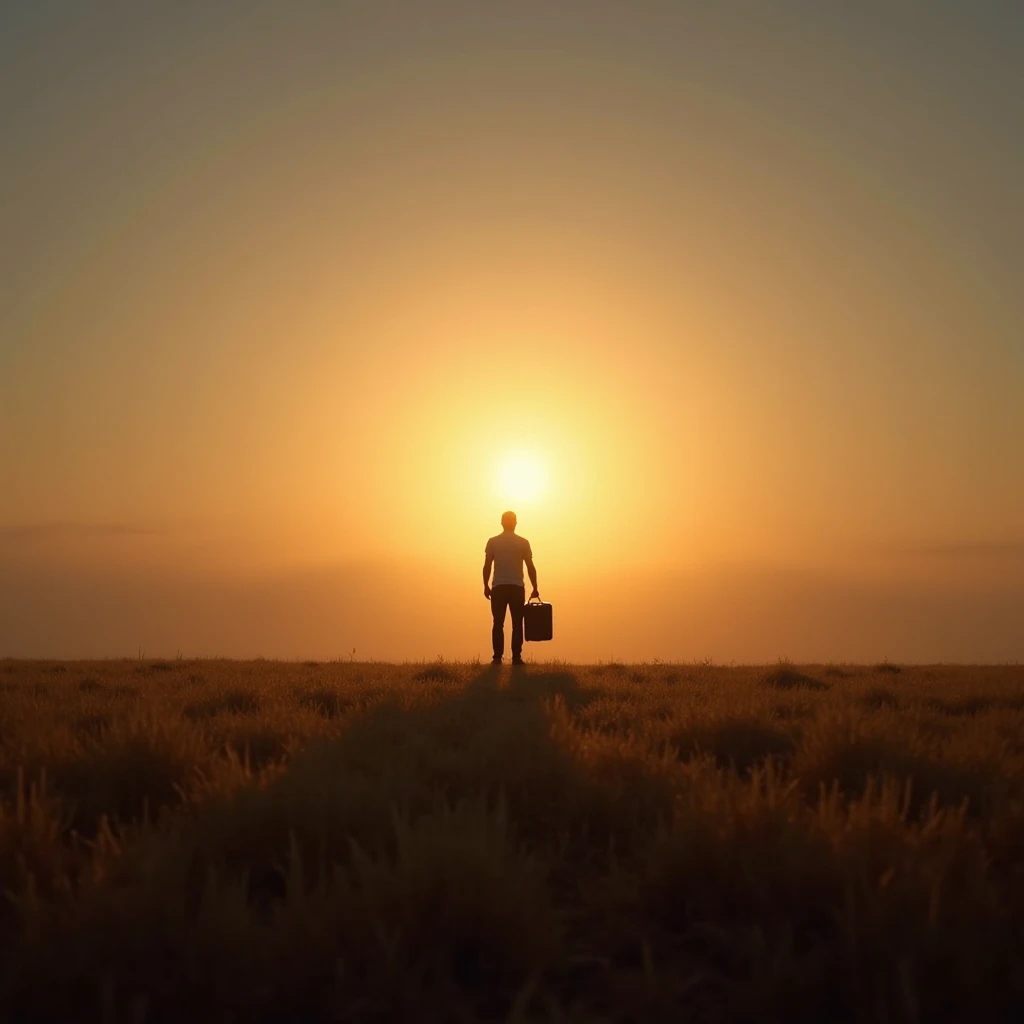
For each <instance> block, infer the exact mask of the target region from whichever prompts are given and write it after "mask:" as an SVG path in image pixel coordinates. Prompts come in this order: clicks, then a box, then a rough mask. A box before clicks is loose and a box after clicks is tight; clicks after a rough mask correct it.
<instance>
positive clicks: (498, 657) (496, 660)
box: [491, 654, 501, 665]
mask: <svg viewBox="0 0 1024 1024" xmlns="http://www.w3.org/2000/svg"><path fill="white" fill-rule="evenodd" d="M491 664H492V665H500V664H501V655H500V654H496V655H495V656H494V657H493V658H491Z"/></svg>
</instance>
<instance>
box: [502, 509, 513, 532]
mask: <svg viewBox="0 0 1024 1024" xmlns="http://www.w3.org/2000/svg"><path fill="white" fill-rule="evenodd" d="M501 525H502V528H503V529H505V530H515V528H516V514H515V512H503V513H502V514H501Z"/></svg>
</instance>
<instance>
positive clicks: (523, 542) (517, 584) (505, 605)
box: [484, 512, 540, 665]
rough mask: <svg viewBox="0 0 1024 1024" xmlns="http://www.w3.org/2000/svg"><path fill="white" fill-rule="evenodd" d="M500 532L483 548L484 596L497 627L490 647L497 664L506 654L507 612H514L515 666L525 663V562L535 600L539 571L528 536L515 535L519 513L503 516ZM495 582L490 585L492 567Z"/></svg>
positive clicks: (513, 657)
mask: <svg viewBox="0 0 1024 1024" xmlns="http://www.w3.org/2000/svg"><path fill="white" fill-rule="evenodd" d="M501 528H502V529H501V533H499V534H498V536H497V537H492V538H491V539H490V540H489V541H488V542H487V546H486V547H485V548H484V597H485V598H487V600H489V601H490V602H491V615H492V616H493V618H494V627H493V628H492V630H491V646H492V647H493V648H494V657H493V658H492V659H491V660H492V661H493V662H494V663H495V664H496V665H500V664H501V658H502V655H503V654H504V653H505V610H506V609H508V610H509V611H510V612H511V613H512V664H513V665H522V663H523V605H524V604H525V603H526V584H525V583H524V582H523V563H524V562H525V563H526V571H527V572H528V573H529V574H530V582H531V583H532V584H533V593H532V594H531V595H530V597H531V598H533V597H540V591H539V590H538V589H537V568H536V566H534V564H533V552H532V551H531V550H530V542H529V541H528V540H527V539H526V538H525V537H518V536H516V514H515V512H506V513H505V514H504V515H502V517H501ZM492 565H493V566H494V582H493V584H492V583H491V566H492Z"/></svg>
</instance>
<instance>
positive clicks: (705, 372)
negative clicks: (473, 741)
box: [0, 0, 1024, 660]
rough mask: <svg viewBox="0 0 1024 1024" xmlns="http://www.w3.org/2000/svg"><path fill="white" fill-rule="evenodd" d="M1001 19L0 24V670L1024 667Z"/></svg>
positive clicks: (903, 10) (778, 11) (330, 14)
mask: <svg viewBox="0 0 1024 1024" xmlns="http://www.w3.org/2000/svg"><path fill="white" fill-rule="evenodd" d="M1022 96H1024V7H1022V6H1021V5H1019V4H1014V3H1009V2H1007V3H984V2H979V3H967V2H963V3H951V2H941V0H940V2H931V3H927V4H916V5H892V4H881V3H878V4H875V3H867V4H857V5H853V4H829V3H820V4H804V3H795V2H790V3H787V2H779V3H772V4H766V3H729V2H724V3H721V4H697V3H693V4H688V3H683V2H678V0H677V2H674V3H670V2H664V3H644V2H633V3H610V2H605V3H599V2H587V3H539V2H538V3H531V2H524V0H519V2H515V3H478V2H470V0H464V2H460V3H438V2H432V3H411V2H410V3H389V2H385V0H374V2H369V0H367V2H363V3H339V4H334V3H298V2H295V3H284V2H280V3H260V2H256V0H251V2H247V3H227V2H225V3H211V4H176V3H166V4H146V5H141V4H134V3H133V4H128V3H124V4H117V3H109V4H80V3H73V2H66V3H56V2H47V0H38V2H33V3H24V4H20V5H4V7H3V8H2V10H0V128H2V140H3V142H2V145H3V148H2V159H0V310H2V311H3V312H2V316H0V655H3V654H14V655H50V654H52V655H60V656H74V655H84V654H90V655H107V654H109V655H121V654H125V653H129V652H131V653H134V652H135V651H136V648H137V647H141V648H143V649H146V650H147V651H148V652H150V653H168V652H170V653H173V652H174V651H175V650H178V649H180V650H182V651H184V652H185V653H189V654H224V655H251V654H264V655H267V656H272V655H283V656H290V657H302V656H330V655H337V654H342V653H344V654H348V653H350V652H351V649H353V648H354V649H355V650H356V652H357V655H361V656H366V657H381V658H385V657H392V658H418V657H428V656H434V655H437V654H444V655H445V656H452V657H462V656H466V655H472V654H475V653H481V654H483V653H485V651H486V647H487V631H488V621H487V609H486V605H485V604H484V602H483V599H482V597H481V596H480V592H479V591H480V586H479V567H480V563H481V561H482V549H483V543H484V540H485V539H486V537H487V536H488V535H490V534H492V533H495V532H497V531H498V529H499V527H498V518H499V516H500V513H501V512H502V511H503V509H504V508H505V507H506V505H507V504H509V503H510V502H511V501H512V500H513V497H510V496H509V495H507V494H504V493H501V491H500V488H498V487H496V486H495V474H496V473H499V472H500V467H501V465H502V463H503V461H504V460H505V459H506V458H507V457H508V456H509V455H510V454H512V453H515V452H519V451H524V452H527V453H528V454H529V455H530V457H532V458H534V459H535V460H537V462H538V463H539V464H540V465H541V466H542V467H543V468H544V471H545V473H546V476H547V487H546V489H545V491H544V493H543V494H542V495H539V496H538V497H537V498H536V499H534V500H533V501H518V502H517V505H518V508H517V510H518V511H519V515H520V526H521V532H522V533H523V534H525V535H526V536H527V537H529V538H530V540H531V541H532V542H533V546H534V550H535V554H536V557H537V564H538V568H539V570H540V574H541V590H542V593H543V594H544V596H545V597H546V598H548V599H549V600H551V601H552V602H554V603H555V605H556V631H557V639H556V640H555V641H554V642H553V643H552V644H550V645H546V646H544V647H538V648H537V649H536V650H534V651H532V652H531V653H532V654H533V655H534V656H538V657H542V656H551V657H567V658H585V659H598V658H610V657H631V658H655V657H659V658H689V657H698V656H705V655H711V656H714V657H716V658H718V659H720V660H730V659H736V660H762V659H766V658H773V657H777V656H780V655H788V656H790V657H794V658H798V659H800V658H817V659H822V660H827V659H830V658H835V659H843V658H864V659H870V658H880V657H882V656H888V657H891V658H904V659H911V660H939V659H945V660H1008V659H1018V658H1020V657H1021V656H1022V655H1024V629H1022V628H1021V623H1022V622H1024V287H1022V284H1024V281H1022V273H1021V268H1022V253H1024V102H1022V100H1021V97H1022Z"/></svg>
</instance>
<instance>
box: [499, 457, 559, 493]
mask: <svg viewBox="0 0 1024 1024" xmlns="http://www.w3.org/2000/svg"><path fill="white" fill-rule="evenodd" d="M547 483H548V474H547V468H546V467H545V465H544V463H543V462H542V461H541V460H540V459H539V458H538V457H537V456H535V455H533V454H532V453H529V452H514V453H512V454H509V455H507V456H506V457H505V458H504V459H503V460H502V461H501V462H500V463H499V465H498V470H497V473H496V477H495V484H496V490H497V491H498V494H499V496H500V497H501V498H502V499H503V500H505V501H511V502H533V501H537V500H538V499H540V498H542V497H543V496H544V493H545V492H546V491H547Z"/></svg>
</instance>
